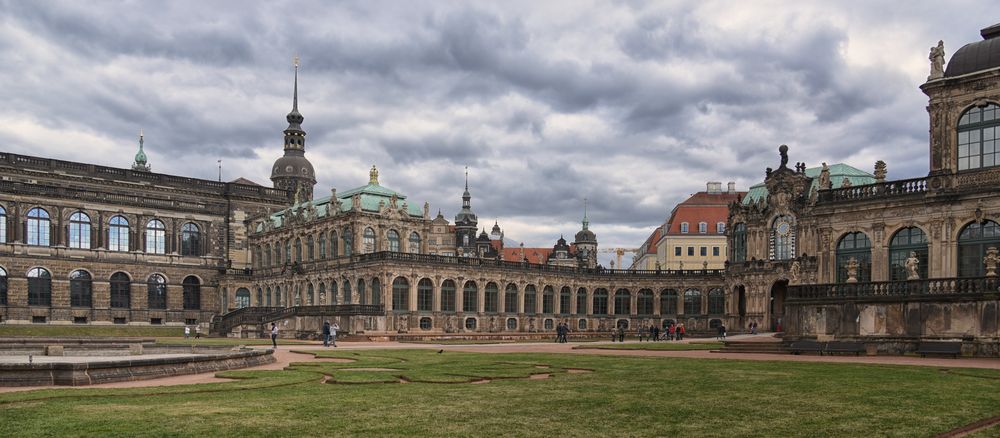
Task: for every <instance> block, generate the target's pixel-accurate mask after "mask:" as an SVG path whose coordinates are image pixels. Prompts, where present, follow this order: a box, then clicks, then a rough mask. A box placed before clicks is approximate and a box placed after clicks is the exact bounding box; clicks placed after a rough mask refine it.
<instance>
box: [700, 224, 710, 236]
mask: <svg viewBox="0 0 1000 438" xmlns="http://www.w3.org/2000/svg"><path fill="white" fill-rule="evenodd" d="M698 232H699V233H701V234H706V233H708V223H707V222H698Z"/></svg>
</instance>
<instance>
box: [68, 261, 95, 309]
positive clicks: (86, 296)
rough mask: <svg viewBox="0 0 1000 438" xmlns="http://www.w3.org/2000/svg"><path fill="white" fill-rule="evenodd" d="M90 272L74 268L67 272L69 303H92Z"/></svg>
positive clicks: (92, 286) (75, 304) (86, 304)
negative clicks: (74, 269)
mask: <svg viewBox="0 0 1000 438" xmlns="http://www.w3.org/2000/svg"><path fill="white" fill-rule="evenodd" d="M92 280H93V279H92V278H91V277H90V273H89V272H87V271H84V270H76V271H73V272H71V273H70V274H69V305H70V306H72V307H91V306H93V305H94V284H93V281H92Z"/></svg>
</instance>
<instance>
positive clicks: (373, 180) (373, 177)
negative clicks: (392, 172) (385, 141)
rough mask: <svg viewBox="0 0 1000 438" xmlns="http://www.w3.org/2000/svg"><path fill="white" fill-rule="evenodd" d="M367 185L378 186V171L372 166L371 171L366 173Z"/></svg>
mask: <svg viewBox="0 0 1000 438" xmlns="http://www.w3.org/2000/svg"><path fill="white" fill-rule="evenodd" d="M368 184H375V185H378V169H376V168H375V165H374V164H372V170H371V171H369V172H368Z"/></svg>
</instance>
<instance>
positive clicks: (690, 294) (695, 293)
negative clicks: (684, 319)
mask: <svg viewBox="0 0 1000 438" xmlns="http://www.w3.org/2000/svg"><path fill="white" fill-rule="evenodd" d="M684 314H685V315H700V314H701V291H700V290H698V289H688V290H686V291H684Z"/></svg>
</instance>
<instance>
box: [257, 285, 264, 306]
mask: <svg viewBox="0 0 1000 438" xmlns="http://www.w3.org/2000/svg"><path fill="white" fill-rule="evenodd" d="M256 303H257V306H258V307H259V306H263V305H264V289H261V288H259V287H258V288H257V301H256Z"/></svg>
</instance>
